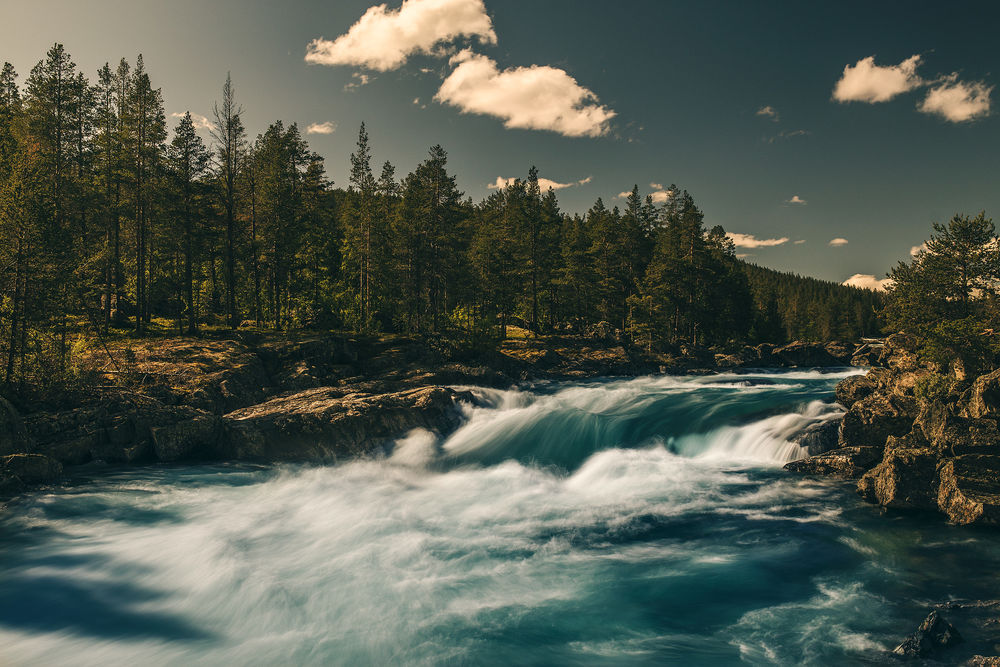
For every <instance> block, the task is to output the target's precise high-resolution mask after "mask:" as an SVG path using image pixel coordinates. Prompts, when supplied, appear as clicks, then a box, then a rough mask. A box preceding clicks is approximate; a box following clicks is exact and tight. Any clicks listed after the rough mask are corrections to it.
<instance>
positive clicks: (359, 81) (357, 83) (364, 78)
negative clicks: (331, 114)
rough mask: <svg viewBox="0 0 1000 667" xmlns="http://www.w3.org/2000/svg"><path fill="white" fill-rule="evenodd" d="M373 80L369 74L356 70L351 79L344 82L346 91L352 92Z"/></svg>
mask: <svg viewBox="0 0 1000 667" xmlns="http://www.w3.org/2000/svg"><path fill="white" fill-rule="evenodd" d="M371 80H372V78H371V77H370V76H368V75H367V74H362V73H361V72H355V73H354V74H352V75H351V80H350V81H348V82H347V83H346V84H344V92H345V93H350V92H353V91H355V90H357V89H358V88H360V87H361V86H367V85H368V83H369V82H370V81H371Z"/></svg>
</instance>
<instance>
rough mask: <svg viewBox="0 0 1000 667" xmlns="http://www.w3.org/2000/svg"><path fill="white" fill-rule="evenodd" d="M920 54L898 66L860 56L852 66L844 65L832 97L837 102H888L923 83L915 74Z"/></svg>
mask: <svg viewBox="0 0 1000 667" xmlns="http://www.w3.org/2000/svg"><path fill="white" fill-rule="evenodd" d="M918 65H920V56H910V57H909V58H907V59H906V60H904V61H903V62H901V63H899V64H898V65H889V66H888V67H882V66H879V65H876V64H875V56H868V57H867V58H862V59H861V60H859V61H858V62H857V63H856V64H855V65H854V66H853V67H852V66H851V65H847V66H845V67H844V73H843V74H842V75H841V77H840V80H839V81H837V85H836V86H835V87H834V89H833V99H835V100H837V101H838V102H868V103H869V104H874V103H875V102H888V101H889V100H891V99H892V98H894V97H896V96H897V95H899V94H901V93H905V92H906V91H908V90H913V89H914V88H917V87H919V86H921V85H923V83H924V82H923V80H922V79H921V78H920V77H919V76H917V66H918Z"/></svg>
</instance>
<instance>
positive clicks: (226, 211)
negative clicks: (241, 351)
mask: <svg viewBox="0 0 1000 667" xmlns="http://www.w3.org/2000/svg"><path fill="white" fill-rule="evenodd" d="M213 112H214V117H215V119H214V120H215V122H214V125H213V127H212V137H213V138H214V139H215V143H216V164H215V168H216V177H217V179H218V184H219V185H218V188H219V198H220V200H221V203H222V209H223V215H224V220H225V226H226V236H225V251H224V256H223V257H224V266H225V271H224V273H225V286H226V319H227V321H228V323H229V327H230V328H232V329H236V328H237V327H238V326H239V325H240V317H239V311H238V308H237V303H236V253H237V247H236V242H237V237H238V235H239V231H238V229H237V217H236V215H237V211H236V207H237V185H238V183H239V174H240V169H241V168H242V159H243V154H244V151H245V150H246V132H245V130H244V129H243V107H241V106H239V105H238V104H236V90H235V89H234V88H233V81H232V77H230V75H229V74H226V83H225V84H224V85H223V87H222V103H221V106H220V105H219V104H218V103H217V104H216V105H215V107H214V109H213ZM213 270H214V268H213Z"/></svg>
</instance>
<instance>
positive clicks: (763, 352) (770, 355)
mask: <svg viewBox="0 0 1000 667" xmlns="http://www.w3.org/2000/svg"><path fill="white" fill-rule="evenodd" d="M777 347H778V346H777V345H772V344H771V343H761V344H760V345H758V346H757V347H755V348H754V350H755V351H756V353H757V364H756V365H757V366H760V367H761V368H770V367H772V366H775V365H777V364H779V363H780V360H779V359H777V358H776V357H775V356H774V351H775V350H776V349H777Z"/></svg>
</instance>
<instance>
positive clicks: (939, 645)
mask: <svg viewBox="0 0 1000 667" xmlns="http://www.w3.org/2000/svg"><path fill="white" fill-rule="evenodd" d="M960 643H962V635H961V634H959V632H958V630H956V629H955V626H954V625H952V624H951V623H949V622H948V621H946V620H945V618H944V617H943V616H941V615H940V614H938V613H937V611H932V612H931V613H930V614H928V615H927V618H925V619H924V621H923V623H921V624H920V627H919V628H917V631H916V632H914V633H913V634H912V635H910V636H909V637H907V638H906V639H904V640H903V643H902V644H900V645H899V646H897V647H896V648H894V649H893V650H892V652H893V653H895V654H896V655H898V656H901V657H903V658H910V659H913V658H926V657H929V656H932V655H934V654H936V653H938V652H939V651H941V650H943V649H946V648H949V647H951V646H954V645H956V644H960Z"/></svg>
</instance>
